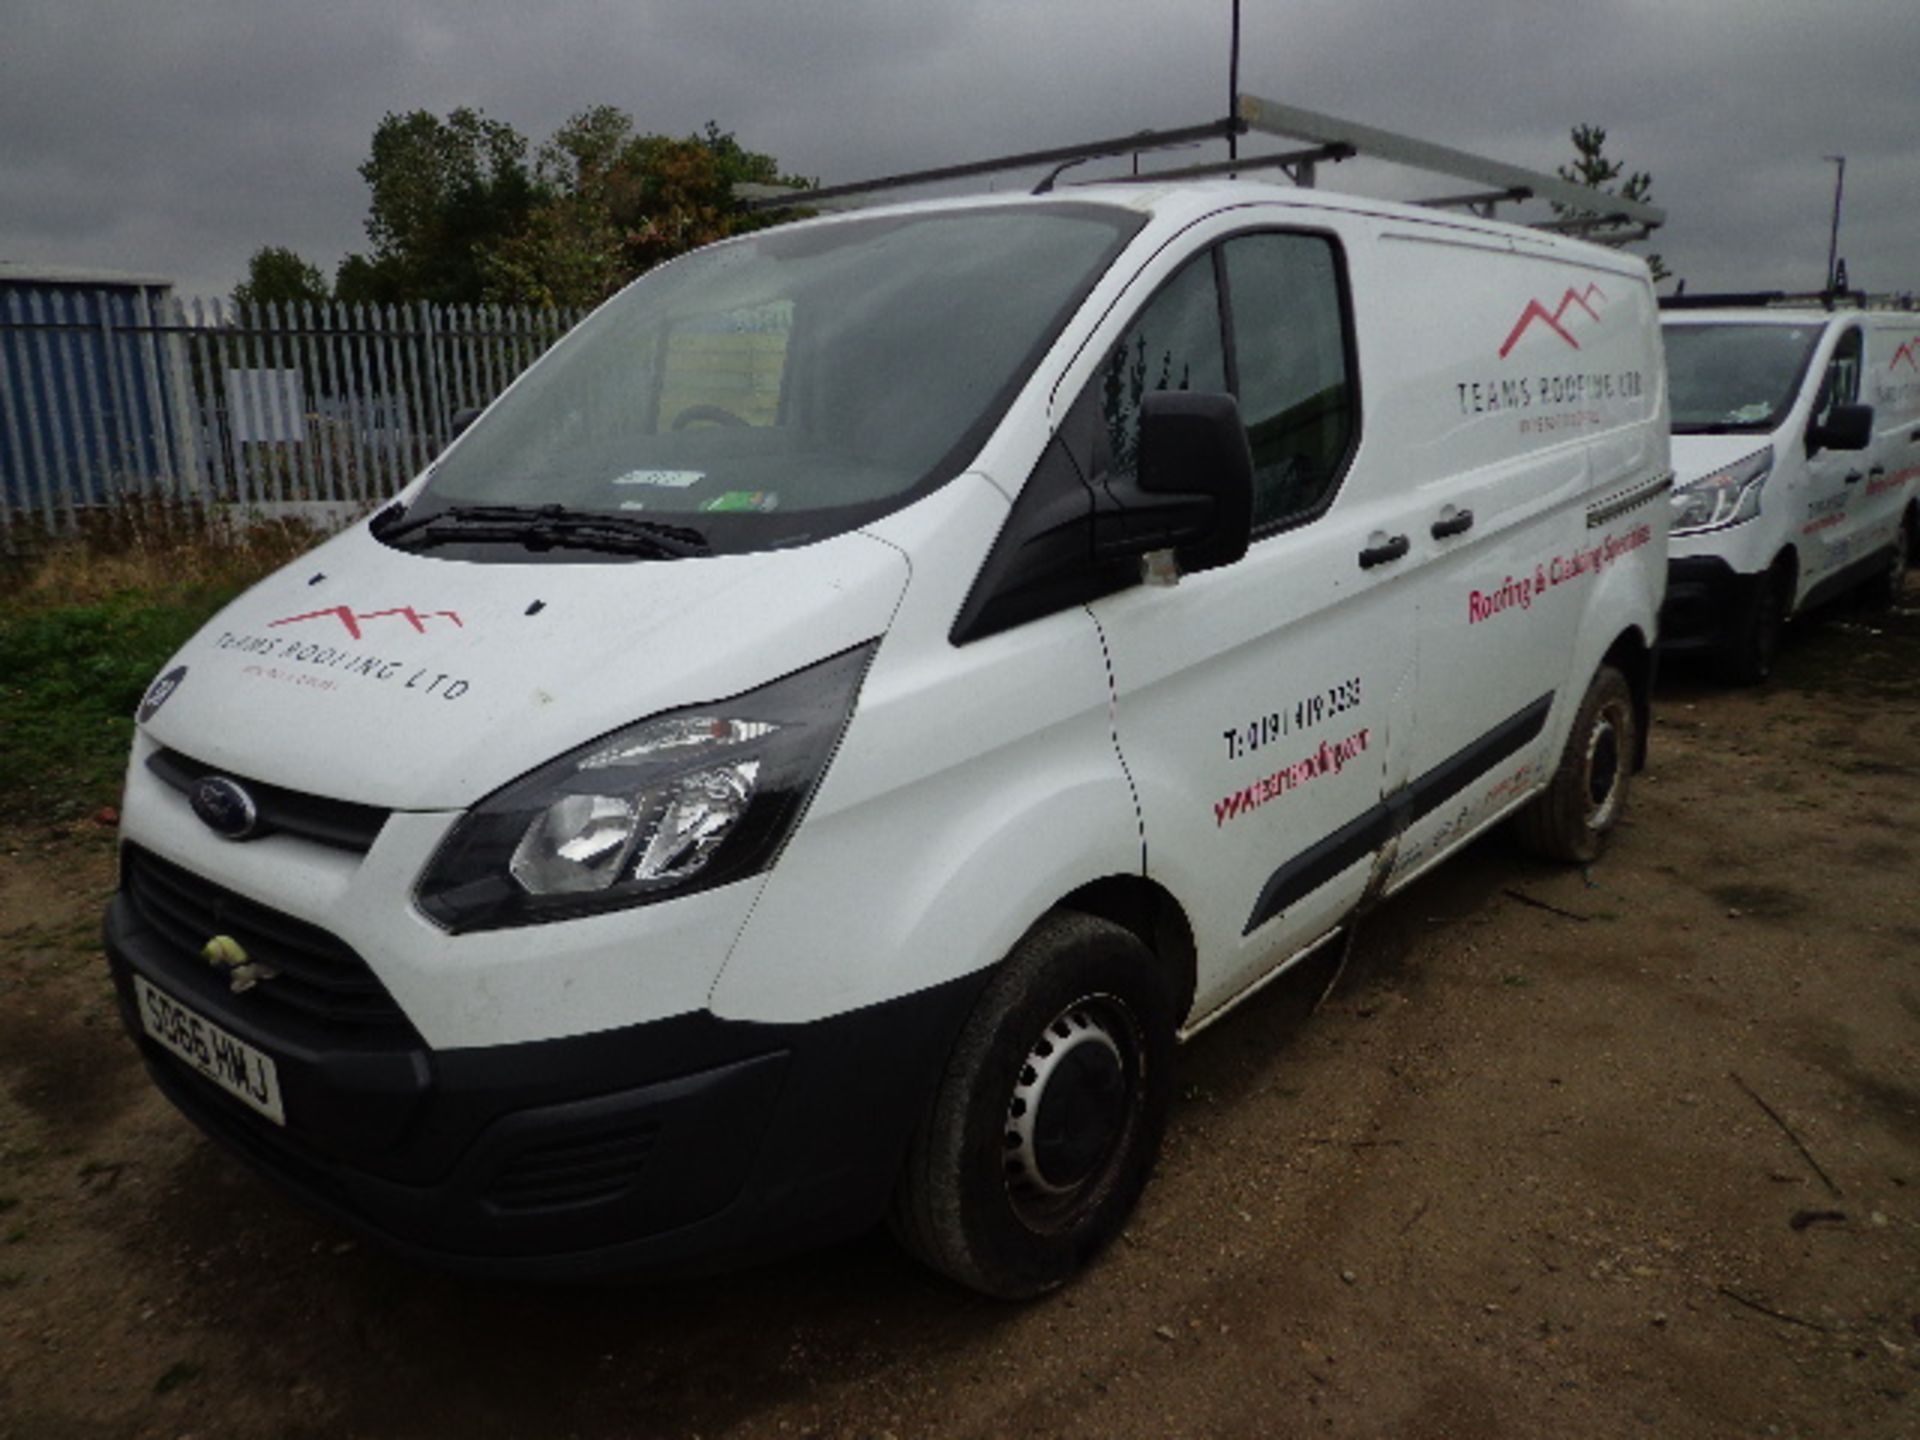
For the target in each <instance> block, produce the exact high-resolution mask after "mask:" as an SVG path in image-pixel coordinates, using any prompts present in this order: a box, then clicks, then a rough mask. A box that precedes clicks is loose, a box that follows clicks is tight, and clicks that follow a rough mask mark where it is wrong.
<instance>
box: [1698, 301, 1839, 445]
mask: <svg viewBox="0 0 1920 1440" xmlns="http://www.w3.org/2000/svg"><path fill="white" fill-rule="evenodd" d="M1662 328H1663V332H1664V336H1665V340H1666V347H1667V394H1668V398H1669V400H1670V401H1671V402H1672V406H1673V429H1674V433H1676V434H1695V435H1698V434H1731V433H1736V432H1742V431H1754V432H1765V431H1768V430H1772V429H1774V428H1775V427H1776V426H1778V425H1779V424H1780V422H1781V421H1782V420H1783V419H1785V418H1786V412H1787V410H1788V409H1789V408H1790V407H1791V406H1792V404H1793V397H1794V395H1795V394H1796V393H1797V392H1798V390H1799V388H1800V377H1801V375H1802V374H1803V373H1805V371H1806V368H1807V360H1808V357H1809V356H1810V355H1811V354H1812V352H1813V345H1814V341H1815V340H1817V339H1818V338H1819V335H1820V327H1818V326H1816V325H1757V324H1756V325H1667V326H1664V327H1662Z"/></svg>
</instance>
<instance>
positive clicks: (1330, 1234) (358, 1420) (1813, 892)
mask: <svg viewBox="0 0 1920 1440" xmlns="http://www.w3.org/2000/svg"><path fill="white" fill-rule="evenodd" d="M0 851H4V857H3V858H0V1084H3V1086H4V1090H3V1092H0V1437H8V1440H11V1437H20V1440H66V1437H74V1440H79V1437H87V1440H92V1437H106V1436H116V1437H117V1436H153V1437H160V1440H172V1437H178V1436H195V1437H201V1440H206V1437H228V1436H262V1437H265V1436H291V1437H318V1436H369V1437H372V1436H380V1437H387V1436H393V1437H411V1436H420V1437H426V1436H436V1437H437V1436H451V1435H461V1436H529V1437H534V1436H538V1437H547V1436H555V1437H559V1436H580V1437H610V1436H649V1437H650V1436H672V1437H690V1436H707V1437H715V1436H740V1437H769V1440H773V1437H798V1436H819V1437H850V1440H869V1437H883V1436H891V1437H896V1440H910V1437H921V1436H940V1437H999V1436H1128V1437H1131V1436H1167V1437H1175V1436H1220V1437H1228V1436H1232V1437H1242V1436H1255V1435H1259V1436H1267V1435H1271V1436H1293V1435H1299V1436H1310V1435H1332V1436H1366V1437H1376V1436H1395V1437H1439V1436H1451V1437H1461V1440H1495V1437H1514V1440H1518V1437H1528V1440H1532V1437H1543V1436H1551V1437H1576V1436H1608V1437H1616V1436H1621V1435H1642V1434H1644V1435H1649V1436H1662V1437H1672V1436H1682V1437H1692V1436H1705V1437H1713V1436H1740V1437H1750V1436H1774V1435H1778V1436H1798V1437H1821V1440H1829V1437H1841V1436H1863V1437H1889V1440H1891V1437H1895V1436H1914V1435H1920V886H1917V885H1916V881H1917V880H1920V584H1910V587H1909V590H1908V596H1907V602H1906V605H1905V606H1904V607H1903V608H1902V609H1900V610H1898V611H1896V612H1895V613H1894V614H1893V615H1891V616H1881V615H1873V614H1869V613H1866V612H1863V611H1859V610H1847V609H1842V610H1837V611H1835V612H1833V613H1831V614H1828V615H1826V616H1823V617H1820V618H1819V619H1818V620H1816V621H1815V622H1812V623H1802V624H1801V625H1799V626H1797V627H1796V633H1795V634H1794V636H1793V637H1792V638H1791V639H1790V641H1789V645H1788V648H1787V650H1786V652H1785V654H1784V655H1783V657H1782V663H1781V666H1780V673H1779V675H1778V677H1777V678H1776V679H1775V680H1774V681H1773V682H1772V683H1770V684H1769V685H1767V686H1765V687H1763V688H1761V689H1758V690H1753V691H1744V692H1737V691H1726V690H1722V689H1719V688H1717V687H1715V686H1714V685H1712V684H1711V683H1709V682H1708V681H1706V680H1705V679H1704V678H1701V677H1698V676H1690V675H1688V674H1686V673H1684V672H1681V671H1679V670H1677V669H1676V668H1674V667H1669V670H1668V673H1667V675H1666V676H1665V677H1664V679H1663V682H1662V686H1661V691H1660V695H1659V703H1658V708H1657V719H1656V724H1655V729H1654V734H1653V758H1652V765H1651V768H1650V770H1649V771H1648V772H1647V773H1646V774H1645V775H1643V776H1642V777H1641V783H1640V784H1639V786H1638V788H1637V791H1636V794H1635V797H1634V801H1633V808H1632V811H1631V814H1630V816H1629V819H1628V821H1627V824H1626V827H1625V829H1624V830H1623V832H1622V833H1621V834H1620V835H1619V836H1618V838H1617V842H1616V844H1615V845H1614V847H1613V849H1612V850H1611V851H1610V852H1609V853H1608V855H1607V856H1606V858H1605V859H1604V860H1602V861H1601V863H1599V864H1598V865H1596V866H1594V867H1592V868H1591V870H1590V871H1588V872H1586V873H1584V874H1583V873H1582V872H1581V871H1579V870H1570V871H1569V870H1556V869H1553V868H1550V867H1546V866H1542V865H1539V864H1535V863H1533V862H1530V861H1527V860H1525V859H1523V858H1521V857H1520V856H1519V855H1518V854H1517V853H1516V852H1515V851H1514V850H1513V848H1512V847H1511V845H1510V844H1509V843H1508V842H1507V841H1506V840H1505V839H1504V838H1502V837H1499V836H1495V837H1491V838H1489V839H1487V840H1484V841H1482V842H1481V843H1479V844H1478V845H1477V846H1475V847H1474V848H1473V849H1472V850H1471V851H1469V852H1468V853H1467V854H1465V855H1464V856H1462V857H1460V858H1459V859H1457V860H1455V861H1454V862H1453V863H1451V864H1450V865H1448V866H1446V867H1444V868H1443V870H1442V871H1441V872H1440V873H1438V874H1436V875H1434V876H1432V877H1430V878H1429V879H1427V880H1425V881H1423V882H1422V883H1420V884H1418V885H1416V886H1415V887H1413V888H1412V889H1411V890H1409V891H1408V892H1405V893H1403V894H1402V895H1400V896H1398V897H1396V898H1395V899H1394V900H1393V901H1392V902H1390V903H1389V904H1387V905H1386V906H1384V907H1382V908H1381V910H1379V911H1378V912H1376V913H1375V914H1374V915H1372V916H1371V917H1369V918H1368V920H1367V922H1366V923H1365V925H1364V927H1363V928H1362V930H1361V932H1360V934H1359V937H1358V942H1357V944H1356V946H1355V947H1354V950H1353V953H1352V955H1351V958H1350V960H1349V962H1348V964H1347V967H1346V969H1345V971H1344V973H1342V974H1340V975H1339V976H1338V983H1337V985H1336V986H1335V988H1334V989H1333V990H1332V992H1331V993H1330V994H1329V995H1328V997H1327V999H1326V1001H1325V1003H1324V1004H1322V1005H1320V1007H1319V1008H1318V1009H1317V1010H1316V1009H1315V1002H1316V1001H1317V1000H1319V999H1320V997H1321V994H1322V992H1323V991H1324V990H1325V989H1326V987H1327V984H1328V982H1329V980H1330V979H1332V978H1334V976H1335V965H1334V959H1335V957H1333V956H1328V957H1325V958H1316V959H1314V960H1312V961H1309V962H1307V963H1306V964H1304V965H1302V966H1301V967H1299V968H1297V969H1296V970H1295V971H1294V972H1292V974H1290V975H1289V976H1288V977H1287V978H1286V979H1285V980H1283V981H1282V982H1281V983H1280V984H1278V985H1276V986H1273V987H1271V988H1270V989H1269V990H1268V991H1266V992H1265V993H1263V994H1262V995H1261V996H1260V997H1259V998H1258V999H1257V1000H1255V1001H1254V1002H1252V1003H1251V1004H1249V1005H1248V1006H1246V1007H1244V1008H1243V1009H1242V1010H1241V1011H1239V1012H1238V1013H1236V1014H1235V1015H1234V1016H1233V1017H1231V1018H1230V1019H1229V1020H1227V1021H1225V1022H1223V1023H1222V1024H1220V1025H1218V1026H1215V1027H1214V1028H1213V1029H1211V1030H1209V1031H1207V1032H1206V1033H1205V1034H1204V1035H1202V1036H1201V1037H1200V1038H1199V1039H1198V1040H1196V1041H1195V1042H1194V1043H1193V1044H1192V1045H1190V1046H1188V1047H1187V1049H1186V1051H1185V1053H1184V1055H1183V1057H1182V1063H1183V1067H1184V1068H1183V1072H1182V1086H1183V1098H1182V1101H1181V1103H1180V1105H1179V1107H1178V1108H1177V1110H1176V1113H1175V1118H1174V1122H1173V1126H1172V1131H1171V1134H1170V1136H1169V1139H1168V1144H1167V1150H1166V1156H1165V1159H1164V1161H1163V1163H1162V1165H1161V1167H1160V1173H1159V1175H1158V1177H1157V1179H1156V1180H1155V1182H1154V1184H1153V1185H1152V1186H1151V1187H1150V1188H1149V1190H1148V1193H1147V1196H1146V1199H1145V1201H1144V1203H1143V1205H1142V1208H1141V1210H1140V1211H1139V1213H1138V1215H1137V1216H1136V1218H1135V1221H1134V1223H1133V1225H1132V1228H1131V1229H1130V1231H1129V1232H1128V1233H1127V1235H1126V1236H1125V1238H1124V1241H1123V1243H1121V1244H1119V1245H1118V1246H1116V1247H1115V1248H1114V1250H1113V1251H1112V1253H1110V1254H1109V1255H1108V1256H1107V1257H1105V1258H1104V1259H1103V1260H1102V1261H1101V1262H1100V1263H1099V1264H1098V1265H1097V1266H1096V1267H1095V1268H1094V1269H1093V1271H1092V1272H1091V1273H1089V1274H1088V1275H1086V1276H1085V1277H1084V1278H1083V1279H1082V1280H1081V1281H1080V1282H1079V1283H1077V1284H1076V1285H1074V1286H1072V1287H1071V1288H1070V1289H1068V1290H1066V1291H1065V1292H1064V1293H1061V1294H1057V1295H1055V1296H1053V1297H1051V1298H1049V1299H1047V1300H1044V1301H1042V1302H1040V1303H1037V1304H1033V1305H1029V1306H1024V1307H1015V1306H1007V1305H1003V1304H999V1303H994V1302H990V1301H986V1300H982V1299H979V1298H976V1297H973V1296H970V1295H967V1294H964V1293H961V1292H959V1291H956V1290H955V1289H953V1288H951V1287H949V1286H948V1285H946V1284H944V1283H942V1282H940V1281H937V1280H935V1279H933V1278H930V1277H929V1276H928V1275H926V1274H923V1273H922V1272H920V1271H919V1270H917V1269H916V1268H914V1266H913V1265H911V1264H910V1263H909V1262H907V1261H906V1260H904V1259H903V1258H901V1257H900V1256H899V1255H898V1254H897V1253H896V1252H895V1251H894V1250H893V1249H892V1248H891V1246H890V1245H889V1244H888V1242H887V1241H886V1239H885V1238H884V1236H874V1237H872V1238H870V1239H868V1240H866V1241H863V1242H860V1243H858V1244H855V1245H852V1246H848V1247H843V1248H841V1249H839V1250H835V1251H831V1252H828V1253H824V1254H819V1255H813V1256H808V1257H805V1258H802V1259H797V1260H794V1261H791V1262H788V1263H785V1264H782V1265H779V1266H775V1267H773V1268H768V1269H762V1270H758V1271H753V1272H750V1273H746V1274H740V1275H734V1276H728V1277H725V1278H722V1279H717V1280H707V1281H699V1282H692V1281H687V1282H676V1283H673V1284H667V1285H652V1286H642V1287H636V1288H627V1289H617V1290H594V1291H570V1290H547V1289H535V1288H525V1287H504V1286H500V1285H492V1284H479V1283H470V1282H464V1281H460V1280H456V1279H452V1278H449V1277H446V1276H443V1275H440V1274H437V1273H433V1272H429V1271H423V1270H420V1269H416V1268H413V1267H411V1266H409V1265H407V1264H405V1263H402V1262H400V1261H397V1260H395V1259H393V1258H390V1257H389V1256H387V1255H385V1254H382V1253H380V1252H378V1251H374V1250H370V1249H369V1248H368V1247H366V1246H364V1245H361V1244H358V1243H356V1242H354V1241H353V1240H350V1239H349V1238H347V1236H346V1235H345V1234H344V1233H343V1232H342V1231H340V1230H338V1229H337V1228H335V1227H334V1226H333V1225H331V1224H330V1223H329V1222H326V1221H324V1220H319V1219H315V1218H313V1217H311V1216H309V1215H308V1214H306V1213H304V1212H303V1211H302V1210H300V1209H299V1208H297V1207H296V1206H295V1205H294V1204H293V1203H292V1202H290V1201H288V1200H287V1199H285V1198H283V1197H282V1196H281V1195H280V1194H279V1193H278V1192H276V1191H274V1190H273V1189H271V1188H270V1187H269V1186H268V1185H266V1184H265V1183H263V1182H261V1181H259V1180H256V1179H255V1178H254V1177H253V1176H252V1175H251V1174H250V1173H249V1172H248V1171H246V1170H245V1169H243V1168H242V1167H241V1166H240V1164H239V1163H238V1162H237V1161H234V1160H231V1159H229V1158H228V1157H227V1156H226V1155H225V1154H224V1153H222V1152H221V1151H219V1150H217V1149H215V1148H214V1146H213V1145H212V1144H211V1143H209V1142H207V1141H204V1140H202V1139H201V1138H200V1136H199V1135H198V1133H197V1132H195V1131H194V1130H192V1129H191V1128H190V1127H189V1126H188V1125H187V1124H186V1122H185V1121H183V1120H181V1119H180V1118H178V1117H177V1116H176V1115H175V1114H174V1112H173V1111H172V1110H171V1109H170V1108H169V1107H168V1106H167V1105H166V1104H165V1103H164V1102H163V1101H162V1100H161V1099H160V1098H159V1097H158V1095H157V1094H156V1093H155V1092H154V1091H153V1090H152V1088H151V1087H150V1086H149V1084H148V1083H147V1082H146V1080H145V1078H144V1075H143V1073H142V1071H141V1069H140V1066H139V1064H138V1062H137V1061H136V1060H135V1058H134V1054H133V1050H132V1047H131V1045H130V1044H129V1042H128V1041H127V1039H126V1038H125V1037H124V1036H123V1035H122V1034H121V1033H120V1030H119V1026H118V1022H117V1020H116V1019H115V1017H114V1014H113V1010H112V1005H111V999H110V992H109V986H108V983H107V980H106V978H105V974H104V966H103V962H102V961H101V959H100V957H99V954H98V948H97V923H98V917H99V913H100V909H101V906H102V904H103V902H104V899H105V897H106V895H107V892H108V890H109V887H110V885H111V863H112V861H111V852H110V836H109V834H108V832H107V831H105V830H104V829H100V830H96V831H93V832H91V833H76V834H69V835H66V836H55V837H45V836H27V835H22V834H18V833H15V834H12V835H9V836H0Z"/></svg>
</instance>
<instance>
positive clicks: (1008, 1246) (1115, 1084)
mask: <svg viewBox="0 0 1920 1440" xmlns="http://www.w3.org/2000/svg"><path fill="white" fill-rule="evenodd" d="M1175 993H1176V992H1175V986H1174V984H1173V982H1172V980H1171V978H1170V977H1169V976H1168V974H1167V972H1166V970H1165V968H1164V967H1163V966H1162V965H1161V964H1160V962H1159V961H1158V960H1157V959H1156V958H1155V957H1154V955H1153V953H1152V952H1151V951H1149V950H1148V949H1147V947H1146V946H1145V945H1143V944H1142V943H1141V942H1140V941H1139V939H1137V938H1136V937H1135V936H1134V935H1133V934H1132V932H1130V931H1128V930H1125V929H1123V928H1122V927H1120V926H1118V925H1115V924H1112V923H1111V922H1109V921H1106V920H1101V919H1097V918H1095V917H1094V916H1091V915H1082V914H1078V913H1075V912H1071V911H1061V912H1056V913H1055V914H1053V915H1050V916H1048V917H1047V918H1046V919H1045V920H1043V921H1041V922H1040V923H1039V924H1038V925H1036V926H1035V927H1034V928H1033V929H1032V930H1030V931H1029V932H1028V933H1027V935H1026V936H1025V938H1024V939H1022V940H1021V942H1020V944H1019V945H1017V946H1016V947H1015V948H1014V951H1013V953H1012V954H1011V955H1010V956H1008V957H1007V960H1006V963H1005V964H1004V965H1003V966H1002V967H1001V968H1000V970H999V972H998V973H997V974H995V976H994V978H993V979H992V980H991V981H990V982H989V983H988V985H987V988H986V991H985V993H984V994H983V995H982V996H981V998H980V1001H979V1003H978V1004H977V1005H976V1006H975V1008H974V1011H973V1014H972V1015H971V1016H969V1017H968V1019H967V1023H966V1025H965V1026H964V1027H963V1028H962V1030H961V1032H960V1037H959V1039H958V1040H957V1041H956V1042H955V1044H954V1049H953V1054H952V1056H951V1058H950V1059H949V1061H948V1064H947V1069H946V1073H945V1075H944V1076H943V1077H942V1079H941V1082H940V1087H939V1090H938V1092H937V1093H936V1095H935V1096H934V1100H933V1105H932V1108H931V1110H930V1112H929V1114H928V1116H927V1118H926V1120H925V1121H924V1122H923V1124H922V1125H921V1127H920V1130H919V1132H918V1134H916V1136H915V1137H914V1141H913V1144H912V1146H911V1148H910V1150H909V1153H908V1156H907V1164H906V1168H905V1171H904V1172H903V1174H902V1176H901V1179H900V1184H899V1187H898V1189H897V1191H896V1193H895V1196H894V1203H893V1212H892V1215H891V1217H890V1219H891V1224H892V1228H893V1232H894V1234H895V1236H896V1237H897V1238H898V1239H899V1240H900V1242H901V1243H902V1244H903V1245H904V1246H905V1247H906V1248H907V1249H908V1250H910V1251H911V1252H912V1253H913V1254H914V1255H916V1256H918V1257H919V1258H920V1259H921V1260H923V1261H925V1262H926V1263H927V1264H928V1265H930V1266H932V1267H933V1268H934V1269H936V1270H939V1271H941V1272H942V1273H944V1274H946V1275H948V1276H950V1277H952V1278H953V1279H955V1280H957V1281H959V1282H960V1283H961V1284H962V1285H966V1286H969V1287H971V1288H972V1289H975V1290H979V1291H982V1292H984V1293H986V1294H988V1295H996V1296H1000V1297H1003V1298H1006V1299H1019V1298H1023V1297H1026V1296H1030V1295H1037V1294H1040V1293H1041V1292H1042V1291H1045V1290H1049V1289H1052V1288H1053V1287H1054V1286H1056V1285H1059V1284H1060V1283H1061V1282H1062V1281H1064V1280H1066V1279H1068V1278H1069V1277H1070V1276H1072V1275H1073V1274H1074V1273H1075V1272H1076V1271H1078V1270H1079V1269H1081V1267H1083V1266H1084V1265H1085V1264H1086V1263H1087V1262H1088V1261H1089V1260H1090V1259H1091V1258H1092V1257H1093V1256H1094V1255H1095V1254H1097V1253H1098V1252H1099V1250H1100V1249H1101V1247H1102V1246H1104V1245H1105V1244H1106V1243H1107V1242H1108V1241H1109V1240H1111V1239H1112V1238H1113V1237H1114V1236H1115V1235H1116V1234H1118V1233H1119V1230H1120V1227H1121V1226H1122V1224H1124V1223H1125V1221H1126V1218H1127V1216H1128V1214H1129V1213H1130V1212H1131V1211H1132V1209H1133V1205H1134V1202H1135V1200H1137V1199H1138V1198H1139V1195H1140V1191H1141V1189H1142V1188H1143V1187H1144V1186H1145V1185H1146V1182H1147V1176H1148V1175H1149V1173H1150V1172H1151V1171H1152V1169H1153V1163H1154V1160H1155V1158H1156V1156H1157V1155H1158V1154H1159V1150H1160V1137H1161V1134H1162V1132H1163V1131H1164V1130H1165V1128H1166V1117H1167V1108H1168V1104H1169V1102H1170V1101H1171V1099H1172V1088H1171V1073H1170V1072H1171V1069H1172V1060H1173V1049H1174V1029H1175V1026H1176V1023H1177V1017H1176V1015H1175V1013H1174V1011H1175V1007H1176V1004H1177V1001H1176V998H1175Z"/></svg>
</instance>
